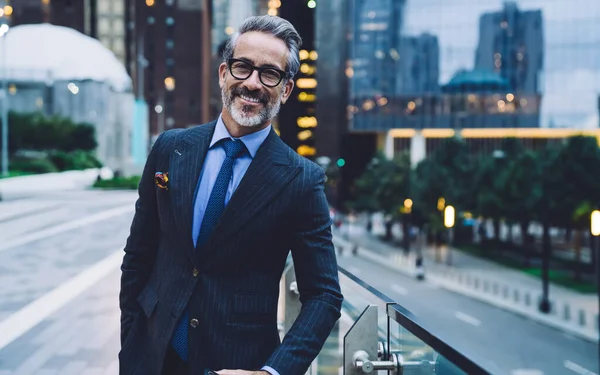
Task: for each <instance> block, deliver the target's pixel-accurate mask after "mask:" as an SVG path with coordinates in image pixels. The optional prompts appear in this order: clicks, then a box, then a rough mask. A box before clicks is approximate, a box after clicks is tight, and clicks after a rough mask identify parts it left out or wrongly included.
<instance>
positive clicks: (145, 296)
mask: <svg viewBox="0 0 600 375" xmlns="http://www.w3.org/2000/svg"><path fill="white" fill-rule="evenodd" d="M300 45H301V38H300V36H299V35H298V33H297V31H296V30H295V29H294V27H293V26H292V25H291V24H290V23H289V22H287V21H286V20H284V19H282V18H279V17H274V16H260V17H252V18H249V19H247V20H245V21H244V22H243V24H242V25H241V26H240V28H239V32H238V33H236V34H235V35H233V37H232V38H231V40H230V41H229V43H228V45H227V47H226V48H225V51H224V53H223V57H224V61H223V63H222V64H221V65H220V67H219V83H220V86H221V91H222V99H223V109H222V112H221V115H220V116H219V118H218V119H217V120H216V121H214V122H212V123H209V124H205V125H200V126H197V127H194V128H190V129H185V130H183V129H174V130H169V131H167V132H164V133H163V134H161V135H160V136H159V137H158V139H157V141H156V142H155V144H154V146H153V148H152V151H151V152H150V155H149V156H148V160H147V162H146V166H145V168H144V172H143V175H142V178H141V181H140V185H139V189H138V192H139V198H138V200H137V202H136V206H135V208H136V210H135V216H134V219H133V223H132V225H131V231H130V235H129V237H128V240H127V244H126V246H125V255H124V258H123V263H122V266H121V270H122V276H121V292H120V306H121V351H120V353H119V363H120V374H124V375H134V374H140V375H142V374H143V375H179V374H186V375H187V374H207V373H215V372H216V373H218V374H221V375H245V374H266V375H269V374H270V375H301V374H304V373H305V372H306V370H307V369H308V367H309V366H310V364H311V362H312V361H313V360H314V358H315V357H316V356H317V354H318V353H319V351H320V350H321V348H322V346H323V344H324V342H325V340H326V338H327V337H328V335H329V333H330V332H331V330H332V328H333V326H334V324H335V322H336V321H337V320H338V319H339V317H340V308H341V303H342V299H343V297H342V295H341V292H340V286H339V281H338V277H337V272H338V269H337V261H336V257H335V251H334V248H333V244H332V241H331V228H330V226H331V219H330V216H329V208H328V204H327V200H326V198H325V194H324V189H323V184H324V177H325V176H324V172H323V170H322V168H320V167H319V166H317V165H316V164H314V163H313V162H311V161H309V160H307V159H305V158H303V157H301V156H299V155H298V154H296V153H295V152H294V151H293V150H292V149H290V148H289V147H288V146H287V145H285V144H284V143H283V141H281V139H280V138H279V137H278V136H277V134H276V133H275V132H274V130H273V129H272V127H271V121H272V119H273V118H274V117H275V116H276V115H277V112H278V111H279V108H280V105H281V104H284V103H285V102H286V101H287V99H288V98H289V96H290V94H291V93H292V90H293V88H294V81H293V77H294V75H295V74H296V73H297V72H298V68H299V66H300V58H299V48H300ZM290 251H291V253H292V257H293V261H294V266H295V270H296V279H297V282H298V287H299V291H300V300H301V302H302V309H301V312H300V314H299V316H298V318H297V319H296V321H295V322H294V324H293V326H292V327H291V328H290V330H289V331H288V333H287V334H286V336H285V337H284V339H283V341H281V340H280V337H279V333H278V330H277V306H278V295H279V280H280V278H281V276H282V273H283V270H284V267H285V263H286V258H287V256H288V254H289V252H290Z"/></svg>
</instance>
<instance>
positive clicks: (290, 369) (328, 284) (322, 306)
mask: <svg viewBox="0 0 600 375" xmlns="http://www.w3.org/2000/svg"><path fill="white" fill-rule="evenodd" d="M309 167H311V168H310V172H308V173H307V172H306V171H305V172H304V173H306V174H307V176H306V177H304V176H302V175H301V176H299V177H300V178H308V183H307V184H305V186H306V188H305V192H304V193H303V194H302V199H299V200H298V202H299V205H298V207H299V208H298V214H297V215H296V220H295V221H294V229H293V231H294V238H293V242H292V248H291V251H292V257H293V260H294V267H295V271H296V280H297V282H298V289H299V291H300V301H301V303H302V309H301V311H300V314H299V315H298V317H297V319H296V321H295V322H294V324H293V325H292V327H291V328H290V330H289V331H288V332H287V334H286V336H285V337H284V339H283V342H282V343H281V345H280V346H279V347H278V348H277V349H276V350H275V352H274V353H273V354H272V355H271V357H270V358H269V360H268V361H267V363H265V366H267V367H268V368H270V369H273V370H275V371H276V372H277V373H279V374H285V375H302V374H304V373H305V372H306V371H307V369H308V368H309V366H310V364H311V363H312V361H313V360H314V359H315V357H316V356H317V355H318V354H319V352H320V351H321V349H322V347H323V345H324V343H325V340H326V339H327V337H328V336H329V334H330V332H331V330H332V329H333V327H334V325H335V323H336V322H337V320H338V319H339V317H340V310H341V305H342V300H343V296H342V294H341V290H340V285H339V280H338V268H337V260H336V256H335V249H334V247H333V243H332V236H331V219H330V217H329V205H328V204H327V199H326V197H325V192H324V182H325V174H324V172H323V170H322V169H321V168H320V167H317V166H316V165H314V166H313V165H310V164H309ZM305 168H306V167H305Z"/></svg>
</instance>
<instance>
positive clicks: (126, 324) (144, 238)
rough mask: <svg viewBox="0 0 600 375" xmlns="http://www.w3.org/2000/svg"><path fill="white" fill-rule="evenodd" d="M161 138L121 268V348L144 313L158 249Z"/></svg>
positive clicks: (150, 162) (147, 170)
mask: <svg viewBox="0 0 600 375" xmlns="http://www.w3.org/2000/svg"><path fill="white" fill-rule="evenodd" d="M164 134H166V133H163V134H161V136H159V138H158V139H157V140H156V142H155V143H154V146H153V147H152V150H151V151H150V154H149V155H148V158H147V160H146V165H145V167H144V171H143V172H142V177H141V179H140V184H139V186H138V195H139V196H138V199H137V201H136V203H135V215H134V217H133V221H132V224H131V228H130V233H129V237H128V238H127V243H126V245H125V249H124V251H125V255H124V257H123V263H122V264H121V291H120V293H119V306H120V308H121V345H124V343H125V340H126V338H127V335H128V334H129V332H130V328H131V326H132V323H133V320H134V318H135V316H136V315H137V314H138V313H140V312H141V307H140V306H139V304H138V303H137V297H138V295H139V294H140V292H141V290H142V289H143V288H144V286H145V285H146V282H147V281H148V278H149V276H150V273H151V271H152V267H153V265H154V260H155V257H156V250H157V247H158V234H159V218H158V212H157V205H156V193H155V187H154V173H155V167H156V160H157V154H158V153H159V151H158V150H159V149H160V144H161V141H162V138H163V135H164Z"/></svg>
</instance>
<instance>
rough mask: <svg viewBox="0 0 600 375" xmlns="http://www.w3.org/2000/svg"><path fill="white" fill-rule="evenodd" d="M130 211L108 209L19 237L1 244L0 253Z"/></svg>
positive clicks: (125, 208) (119, 208) (126, 209)
mask: <svg viewBox="0 0 600 375" xmlns="http://www.w3.org/2000/svg"><path fill="white" fill-rule="evenodd" d="M132 211H133V206H132V205H130V204H128V205H125V206H121V207H117V208H113V209H110V210H107V211H102V212H100V213H97V214H95V215H91V216H88V217H84V218H81V219H77V220H73V221H69V222H67V223H63V224H59V225H55V226H53V227H50V228H46V229H43V230H40V231H37V232H35V233H31V234H29V235H26V236H21V237H19V238H15V239H13V240H9V241H7V242H5V243H3V244H2V245H0V252H2V251H4V250H7V249H10V248H12V247H15V246H20V245H24V244H26V243H29V242H33V241H37V240H40V239H42V238H46V237H50V236H54V235H55V234H59V233H63V232H67V231H70V230H73V229H77V228H81V227H83V226H86V225H89V224H92V223H95V222H98V221H102V220H106V219H110V218H111V217H114V216H118V215H122V214H124V213H127V212H132Z"/></svg>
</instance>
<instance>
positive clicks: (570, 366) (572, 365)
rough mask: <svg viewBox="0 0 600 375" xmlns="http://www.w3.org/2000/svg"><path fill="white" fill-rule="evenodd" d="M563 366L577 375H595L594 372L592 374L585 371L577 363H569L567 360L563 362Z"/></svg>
mask: <svg viewBox="0 0 600 375" xmlns="http://www.w3.org/2000/svg"><path fill="white" fill-rule="evenodd" d="M564 365H565V367H566V368H567V369H569V370H571V371H573V372H574V373H576V374H579V375H596V373H595V372H592V371H590V370H588V369H586V368H585V367H583V366H580V365H578V364H577V363H575V362H571V361H569V360H565V362H564Z"/></svg>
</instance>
